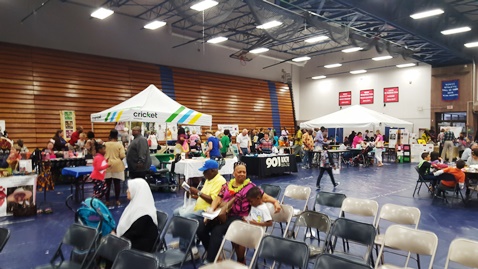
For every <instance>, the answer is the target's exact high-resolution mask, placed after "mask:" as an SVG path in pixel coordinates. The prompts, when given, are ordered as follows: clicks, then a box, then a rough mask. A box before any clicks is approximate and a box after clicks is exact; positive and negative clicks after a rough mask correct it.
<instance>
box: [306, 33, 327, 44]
mask: <svg viewBox="0 0 478 269" xmlns="http://www.w3.org/2000/svg"><path fill="white" fill-rule="evenodd" d="M327 39H329V37H328V36H326V35H320V36H316V37H312V38H309V39H306V40H305V42H306V43H315V42H319V41H324V40H327Z"/></svg>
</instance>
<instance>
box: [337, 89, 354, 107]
mask: <svg viewBox="0 0 478 269" xmlns="http://www.w3.org/2000/svg"><path fill="white" fill-rule="evenodd" d="M351 104H352V92H351V91H348V92H339V106H350V105H351Z"/></svg>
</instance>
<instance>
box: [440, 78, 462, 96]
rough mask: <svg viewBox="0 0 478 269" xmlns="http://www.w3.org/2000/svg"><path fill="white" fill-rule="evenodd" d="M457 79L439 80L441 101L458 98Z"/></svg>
mask: <svg viewBox="0 0 478 269" xmlns="http://www.w3.org/2000/svg"><path fill="white" fill-rule="evenodd" d="M458 84H459V83H458V79H455V80H448V81H442V82H441V97H442V100H443V101H452V100H458Z"/></svg>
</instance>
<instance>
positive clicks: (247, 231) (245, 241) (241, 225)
mask: <svg viewBox="0 0 478 269" xmlns="http://www.w3.org/2000/svg"><path fill="white" fill-rule="evenodd" d="M262 237H264V229H263V228H262V227H260V226H257V225H252V224H249V223H246V222H243V221H239V220H236V221H234V222H232V223H231V225H229V228H228V229H227V232H226V234H225V235H224V239H223V241H222V244H221V247H220V249H222V248H223V247H224V243H225V241H231V242H232V243H235V244H238V245H240V246H244V247H246V248H248V249H255V250H257V249H258V248H259V244H260V243H261V239H262ZM255 255H256V252H254V256H255ZM220 256H221V251H219V252H218V253H217V256H216V260H215V262H216V261H217V260H218V259H219V257H220ZM252 259H254V257H253V258H252Z"/></svg>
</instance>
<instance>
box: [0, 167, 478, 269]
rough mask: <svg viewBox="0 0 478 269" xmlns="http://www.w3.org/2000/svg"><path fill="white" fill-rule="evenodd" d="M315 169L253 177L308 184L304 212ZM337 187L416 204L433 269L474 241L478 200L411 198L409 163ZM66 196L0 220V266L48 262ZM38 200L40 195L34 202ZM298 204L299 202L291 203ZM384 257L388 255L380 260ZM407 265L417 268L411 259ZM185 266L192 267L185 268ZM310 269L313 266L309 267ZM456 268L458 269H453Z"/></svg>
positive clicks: (356, 175)
mask: <svg viewBox="0 0 478 269" xmlns="http://www.w3.org/2000/svg"><path fill="white" fill-rule="evenodd" d="M318 173H319V170H318V168H313V169H309V170H303V169H301V168H299V172H298V173H293V174H292V175H283V176H276V177H270V178H265V179H259V178H255V177H253V178H252V180H253V181H254V182H255V183H256V184H257V185H260V184H263V183H269V184H277V185H280V186H281V187H282V190H284V189H285V187H286V186H287V185H288V184H297V185H302V186H309V187H311V188H312V195H311V198H310V200H309V203H308V205H309V208H310V209H311V208H313V203H314V199H315V194H316V189H315V183H316V178H317V176H318ZM335 176H336V181H340V183H341V184H340V185H339V186H338V187H337V188H336V189H335V191H336V192H340V193H344V194H346V195H347V196H348V197H357V198H368V199H375V200H376V201H377V202H378V203H379V205H380V206H381V205H383V204H385V203H394V204H399V205H406V206H415V207H418V208H419V209H420V210H421V220H420V224H419V228H420V229H425V230H429V231H432V232H434V233H436V234H437V236H438V238H439V247H438V251H437V255H436V258H435V262H434V268H444V265H445V259H446V255H447V253H448V247H449V244H450V242H451V241H452V240H453V239H454V238H456V237H466V238H469V239H473V240H478V228H477V225H476V223H478V214H476V212H477V209H478V202H477V201H476V197H474V198H475V201H472V202H471V203H470V205H468V206H466V207H465V206H463V204H461V202H460V201H458V200H455V201H453V202H454V203H452V204H445V203H444V202H443V201H442V200H441V199H435V200H433V199H432V197H431V196H430V194H428V193H427V190H426V189H424V188H422V190H421V192H420V195H419V196H415V198H413V197H412V193H413V189H414V187H415V182H416V179H417V175H416V172H415V170H414V165H413V164H388V163H386V164H384V166H383V167H367V168H362V167H345V168H343V169H342V170H341V174H340V175H335ZM322 190H323V191H334V189H333V188H332V183H331V182H330V179H329V178H328V175H324V177H323V179H322ZM87 191H88V193H87V194H91V186H87ZM69 194H70V189H69V186H58V187H57V188H56V189H55V190H54V191H50V192H48V193H47V201H48V203H49V204H50V205H51V207H52V208H53V211H54V213H52V214H49V215H45V214H42V215H38V216H36V217H30V218H14V217H4V218H1V219H0V226H3V227H7V228H9V229H10V230H11V238H10V241H9V242H8V243H7V245H6V247H5V248H4V250H3V252H2V253H0V268H8V269H17V268H18V269H20V268H21V269H25V268H34V267H35V266H36V265H40V264H46V263H48V262H49V260H50V258H51V257H52V255H53V252H54V251H55V250H56V247H57V246H58V244H59V242H60V240H61V238H62V236H63V234H64V232H65V230H66V228H67V227H68V226H69V225H70V224H72V223H73V221H74V213H73V212H71V211H69V210H68V209H67V208H66V206H65V204H64V201H65V198H66V197H67V196H68V195H69ZM154 197H155V200H156V207H157V208H158V209H159V210H162V211H165V212H166V213H168V214H169V216H172V212H173V210H174V209H175V208H177V207H179V206H181V205H182V202H183V192H180V193H161V192H155V193H154ZM42 200H43V196H42V195H41V194H40V193H39V194H38V196H37V204H40V202H41V201H42ZM121 202H122V203H123V204H122V205H121V206H120V207H113V208H112V209H111V212H112V213H113V215H114V217H115V219H116V220H118V219H119V217H120V215H121V212H122V211H123V210H124V206H125V205H126V203H127V201H126V195H125V194H122V198H121ZM293 205H294V206H299V203H294V204H293ZM323 210H324V213H327V214H329V215H330V217H331V218H335V217H336V216H337V215H338V211H332V210H328V209H323ZM385 258H386V259H387V256H386V257H385ZM426 261H427V259H423V262H422V266H424V268H426V267H427V266H426V263H425V262H426ZM409 266H411V267H414V268H415V267H416V263H415V262H413V261H411V262H410V264H409ZM185 268H192V265H191V264H187V265H186V266H185ZM310 268H312V264H311V266H310ZM453 268H458V267H453Z"/></svg>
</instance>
